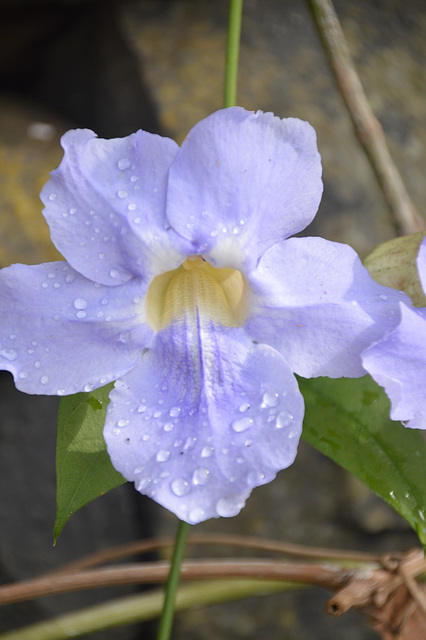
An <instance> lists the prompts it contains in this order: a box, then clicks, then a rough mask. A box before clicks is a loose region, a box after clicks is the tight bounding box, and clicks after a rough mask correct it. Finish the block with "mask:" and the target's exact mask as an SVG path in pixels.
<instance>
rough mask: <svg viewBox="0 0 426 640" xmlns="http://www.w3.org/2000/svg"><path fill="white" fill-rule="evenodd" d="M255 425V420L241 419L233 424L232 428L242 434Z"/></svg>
mask: <svg viewBox="0 0 426 640" xmlns="http://www.w3.org/2000/svg"><path fill="white" fill-rule="evenodd" d="M252 425H253V418H239V419H238V420H234V422H233V423H232V425H231V426H232V428H233V430H234V431H236V432H237V433H241V432H242V431H247V429H250V427H251V426H252Z"/></svg>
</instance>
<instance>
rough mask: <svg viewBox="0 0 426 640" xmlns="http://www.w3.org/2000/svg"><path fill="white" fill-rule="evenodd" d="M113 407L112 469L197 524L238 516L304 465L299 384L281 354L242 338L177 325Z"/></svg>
mask: <svg viewBox="0 0 426 640" xmlns="http://www.w3.org/2000/svg"><path fill="white" fill-rule="evenodd" d="M110 399H111V403H110V405H109V407H108V412H107V421H106V425H105V430H104V436H105V439H106V442H107V447H108V453H109V455H110V457H111V460H112V463H113V465H114V466H115V467H116V469H118V470H119V471H120V472H121V473H122V474H123V475H124V477H125V478H127V479H128V480H132V481H134V482H135V485H136V488H137V489H138V490H139V491H140V492H141V493H144V494H147V495H149V496H150V497H151V498H153V499H154V500H156V501H157V502H159V503H160V504H162V505H163V506H164V507H166V508H167V509H169V510H170V511H172V512H174V513H175V514H176V515H177V516H178V517H179V518H181V519H183V520H186V521H188V522H190V523H196V522H200V521H203V520H206V519H208V518H212V517H218V516H234V515H236V514H237V513H238V512H239V511H240V509H241V508H242V507H243V506H244V502H245V500H246V499H247V497H248V496H249V494H250V492H251V490H252V489H253V488H254V487H256V486H258V485H261V484H264V483H266V482H270V481H271V480H272V479H273V478H274V477H275V475H276V473H277V471H279V470H280V469H283V468H286V467H288V466H289V465H290V464H291V463H292V462H293V460H294V458H295V455H296V450H297V445H298V441H299V437H300V433H301V426H302V418H303V399H302V396H301V394H300V392H299V389H298V386H297V383H296V380H295V378H294V376H293V374H292V373H291V371H290V369H289V368H288V365H287V363H286V362H285V360H284V358H283V357H282V356H280V354H278V353H277V352H276V351H274V350H273V349H271V348H270V347H268V346H266V345H259V346H256V345H253V344H252V342H251V341H250V340H248V338H247V336H246V335H245V333H244V332H243V331H242V330H241V329H235V328H232V329H230V328H223V327H218V326H213V324H212V323H204V326H201V327H198V328H197V327H194V326H193V324H192V323H187V322H183V323H175V324H173V325H170V326H169V327H167V328H166V329H164V330H163V331H161V332H160V333H158V334H157V338H156V342H155V345H154V348H153V349H152V350H150V351H148V353H146V355H144V356H143V358H142V360H141V362H140V363H139V364H138V365H137V366H136V367H135V368H134V369H133V370H132V371H131V372H129V373H128V374H127V375H125V376H124V377H123V378H121V380H118V381H117V382H116V385H115V389H114V390H113V391H112V392H111V394H110Z"/></svg>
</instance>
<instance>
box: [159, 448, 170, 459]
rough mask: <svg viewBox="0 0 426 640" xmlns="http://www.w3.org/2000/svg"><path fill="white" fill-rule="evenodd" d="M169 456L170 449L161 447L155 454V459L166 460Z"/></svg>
mask: <svg viewBox="0 0 426 640" xmlns="http://www.w3.org/2000/svg"><path fill="white" fill-rule="evenodd" d="M169 458H170V451H167V450H166V449H161V451H159V452H158V453H157V455H156V459H157V461H158V462H166V461H167V460H168V459H169Z"/></svg>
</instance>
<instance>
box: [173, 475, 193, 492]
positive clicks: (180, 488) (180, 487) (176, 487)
mask: <svg viewBox="0 0 426 640" xmlns="http://www.w3.org/2000/svg"><path fill="white" fill-rule="evenodd" d="M170 487H171V490H172V491H173V493H174V494H175V496H185V495H186V494H187V493H189V491H190V486H189V482H188V481H187V480H184V479H183V478H177V479H176V480H173V482H172V483H171V484H170Z"/></svg>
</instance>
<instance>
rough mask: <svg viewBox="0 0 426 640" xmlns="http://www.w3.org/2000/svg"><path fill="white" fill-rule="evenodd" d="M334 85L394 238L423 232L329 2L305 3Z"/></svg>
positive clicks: (422, 224)
mask: <svg viewBox="0 0 426 640" xmlns="http://www.w3.org/2000/svg"><path fill="white" fill-rule="evenodd" d="M308 2H309V5H310V7H311V11H312V14H313V17H314V20H315V23H316V26H317V29H318V32H319V35H320V37H321V40H322V43H323V45H324V49H325V52H326V54H327V57H328V60H329V63H330V66H331V68H332V70H333V72H334V76H335V78H336V82H337V86H338V88H339V91H340V93H341V95H342V97H343V100H344V102H345V104H346V108H347V110H348V112H349V115H350V117H351V120H352V124H353V127H354V130H355V134H356V137H357V138H358V141H359V143H360V144H361V146H362V147H363V149H364V151H365V153H366V155H367V158H368V159H369V161H370V165H371V167H372V169H373V172H374V175H375V177H376V180H377V182H378V183H379V186H380V188H381V190H382V193H383V195H384V198H385V200H386V203H387V205H388V209H389V213H390V217H391V219H392V222H393V225H394V228H395V231H396V233H397V234H398V235H405V234H408V233H415V232H416V231H423V230H424V229H425V228H426V222H425V220H424V219H423V218H422V217H421V216H420V214H419V213H418V211H417V209H416V207H415V206H414V204H413V202H412V201H411V199H410V196H409V195H408V192H407V190H406V188H405V185H404V182H403V180H402V178H401V175H400V173H399V171H398V169H397V167H396V165H395V164H394V162H393V160H392V157H391V154H390V151H389V147H388V145H387V142H386V138H385V134H384V132H383V129H382V126H381V124H380V123H379V121H378V120H377V118H376V117H375V116H374V114H373V111H372V109H371V107H370V104H369V102H368V100H367V97H366V95H365V93H364V89H363V87H362V84H361V80H360V78H359V76H358V74H357V72H356V69H355V66H354V63H353V61H352V58H351V54H350V51H349V47H348V43H347V41H346V38H345V35H344V33H343V29H342V27H341V24H340V22H339V19H338V17H337V14H336V11H335V9H334V6H333V3H332V0H308Z"/></svg>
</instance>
